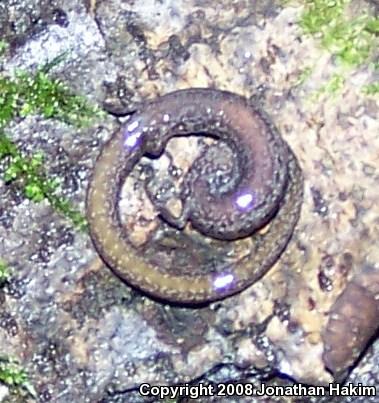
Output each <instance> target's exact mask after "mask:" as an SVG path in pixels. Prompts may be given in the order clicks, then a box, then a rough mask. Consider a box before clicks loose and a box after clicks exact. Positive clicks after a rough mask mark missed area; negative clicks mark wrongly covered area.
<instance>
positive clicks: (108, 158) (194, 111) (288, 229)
mask: <svg viewBox="0 0 379 403" xmlns="http://www.w3.org/2000/svg"><path fill="white" fill-rule="evenodd" d="M191 134H198V135H207V136H211V137H213V138H216V139H218V140H220V141H224V142H225V143H226V144H227V145H228V146H229V147H230V148H231V149H232V150H233V152H234V155H236V156H238V161H237V162H238V164H237V167H238V169H237V170H236V171H237V173H238V175H237V176H236V177H235V178H231V179H230V183H228V184H227V186H226V187H225V186H221V188H224V189H218V188H217V186H215V184H214V183H213V185H212V183H210V182H209V180H208V179H207V178H208V175H207V170H208V169H209V161H208V163H203V164H202V163H200V162H201V159H200V161H199V163H198V164H194V165H196V167H194V169H193V170H192V172H190V173H189V177H190V180H187V182H186V183H187V185H188V186H187V189H186V192H184V193H183V198H182V206H183V208H182V214H181V216H180V217H173V216H171V215H170V213H169V212H168V211H164V210H161V211H160V212H161V213H162V216H163V218H165V219H166V220H167V221H168V222H170V223H171V224H172V225H175V226H177V227H178V228H182V227H183V226H184V225H185V224H186V223H188V222H190V223H191V225H192V227H193V228H194V229H195V230H197V231H199V232H200V233H202V234H203V235H205V236H208V237H211V238H216V239H221V240H229V241H233V240H236V239H240V238H243V237H247V236H250V237H252V240H253V246H252V248H251V253H250V254H249V256H245V257H244V258H243V259H241V260H240V261H238V262H235V263H233V264H232V265H231V266H230V267H228V268H226V269H225V270H224V272H223V273H221V274H220V273H216V274H215V273H209V274H204V275H194V276H191V275H188V274H186V275H180V274H178V275H176V274H169V273H167V272H166V271H163V270H159V267H157V266H153V265H152V264H150V263H149V262H147V261H146V260H145V259H144V258H143V256H139V255H138V253H137V250H136V249H135V248H134V247H133V246H132V245H131V244H130V242H129V241H128V239H127V235H126V234H125V232H124V230H123V227H122V224H121V219H120V213H119V209H118V202H119V199H120V191H121V188H122V185H123V183H124V181H125V179H126V177H127V176H128V175H129V174H130V172H131V171H132V169H133V168H134V166H135V165H136V164H137V163H138V162H139V160H140V159H141V157H142V156H144V155H149V156H153V157H154V156H159V155H161V154H162V152H163V151H164V148H165V146H166V144H167V142H168V141H169V139H170V138H172V137H173V136H183V135H191ZM215 183H217V181H216V182H215ZM224 185H225V184H224ZM302 194H303V177H302V173H301V169H300V167H299V164H298V162H297V159H296V157H295V155H294V154H293V152H292V151H291V150H290V148H289V146H288V145H287V144H286V143H285V142H284V140H283V139H282V138H281V136H280V134H279V133H278V131H277V129H276V128H275V127H274V125H273V124H272V123H271V121H270V119H269V118H268V116H267V115H266V114H265V113H264V112H263V111H262V110H261V109H260V108H259V107H257V106H256V105H254V104H253V103H251V102H250V101H248V100H247V99H246V98H244V97H242V96H239V95H237V94H234V93H231V92H227V91H219V90H213V89H206V88H195V89H187V90H179V91H175V92H172V93H169V94H166V95H163V96H161V97H158V98H156V99H154V100H151V101H147V102H145V103H143V104H142V105H141V106H140V107H139V108H138V109H137V110H136V111H135V112H134V113H133V114H132V116H131V118H130V119H129V120H128V121H127V123H126V124H125V125H124V126H123V127H122V128H121V129H120V130H118V131H117V132H116V133H114V135H113V136H112V137H111V139H110V140H109V141H108V142H107V143H106V144H105V145H104V146H103V148H102V150H101V152H100V155H99V157H98V159H97V161H96V164H95V168H94V172H93V175H92V179H91V181H90V184H89V189H88V193H87V216H88V219H89V226H90V234H91V237H92V239H93V241H94V244H95V247H96V249H97V250H98V252H99V254H100V255H101V256H102V257H103V259H104V260H105V262H106V263H107V264H108V265H109V266H110V267H111V268H112V269H113V270H114V272H115V273H116V274H118V275H119V276H120V277H121V278H122V279H124V280H125V281H126V282H128V283H129V284H131V285H133V286H135V287H137V288H140V289H142V290H143V291H145V292H147V293H148V294H151V295H152V296H155V297H158V298H161V299H165V300H169V301H173V302H177V303H202V302H206V301H212V300H217V299H220V298H224V297H226V296H228V295H231V294H234V293H236V292H237V291H240V290H242V289H244V288H246V287H247V286H248V285H250V284H252V283H253V282H254V281H256V280H257V279H258V278H259V277H261V276H262V275H263V274H264V273H265V272H266V271H267V270H268V269H269V268H270V267H271V266H272V265H273V264H274V263H275V261H276V260H277V259H278V258H279V256H280V254H281V252H282V251H283V249H284V248H285V246H286V245H287V243H288V241H289V239H290V237H291V234H292V232H293V229H294V227H295V224H296V222H297V220H298V217H299V214H300V208H301V202H302ZM264 226H266V228H265V231H264V232H263V233H262V231H259V230H260V229H261V228H262V227H264Z"/></svg>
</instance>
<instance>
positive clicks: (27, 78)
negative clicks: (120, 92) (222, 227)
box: [0, 70, 100, 127]
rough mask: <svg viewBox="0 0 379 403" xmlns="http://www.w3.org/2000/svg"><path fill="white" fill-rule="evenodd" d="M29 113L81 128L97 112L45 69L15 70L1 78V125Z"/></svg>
mask: <svg viewBox="0 0 379 403" xmlns="http://www.w3.org/2000/svg"><path fill="white" fill-rule="evenodd" d="M31 114H41V115H43V116H44V117H45V118H55V119H58V120H61V121H63V122H66V123H69V124H73V125H75V126H79V127H80V126H86V125H88V124H89V123H90V122H92V121H93V119H94V117H96V116H98V115H99V114H100V112H99V111H98V110H97V109H96V108H94V107H92V106H91V105H89V104H88V102H87V101H86V100H85V99H84V98H83V97H80V96H77V95H74V94H73V93H72V92H70V90H69V89H68V88H67V87H66V86H65V85H64V84H63V83H61V82H60V81H59V80H52V79H50V78H49V77H48V75H47V73H46V72H45V71H44V70H39V71H37V72H36V73H35V74H34V75H29V74H28V73H25V72H18V73H17V74H16V75H15V76H14V77H4V76H3V77H0V127H3V126H5V125H6V124H7V123H8V122H9V121H10V120H12V119H13V118H15V117H16V116H20V117H25V116H27V115H31Z"/></svg>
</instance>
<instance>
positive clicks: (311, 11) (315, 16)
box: [299, 0, 348, 34]
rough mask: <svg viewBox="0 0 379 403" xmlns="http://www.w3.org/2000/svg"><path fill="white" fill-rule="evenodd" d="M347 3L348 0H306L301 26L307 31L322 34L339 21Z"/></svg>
mask: <svg viewBox="0 0 379 403" xmlns="http://www.w3.org/2000/svg"><path fill="white" fill-rule="evenodd" d="M347 3H348V0H306V1H305V10H304V13H303V14H302V16H301V19H300V21H299V23H300V26H301V27H302V28H303V29H304V31H305V32H307V33H310V34H320V33H322V32H324V31H325V30H327V29H328V27H329V26H330V25H333V24H334V23H335V22H336V21H338V19H339V18H340V17H341V15H342V14H343V11H344V9H345V5H346V4H347Z"/></svg>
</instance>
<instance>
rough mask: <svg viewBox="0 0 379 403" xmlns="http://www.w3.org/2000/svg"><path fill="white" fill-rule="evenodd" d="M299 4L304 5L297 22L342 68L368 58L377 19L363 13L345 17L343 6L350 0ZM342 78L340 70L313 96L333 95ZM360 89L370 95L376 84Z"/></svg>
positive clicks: (375, 42)
mask: <svg viewBox="0 0 379 403" xmlns="http://www.w3.org/2000/svg"><path fill="white" fill-rule="evenodd" d="M302 3H303V4H304V6H305V7H304V11H303V13H302V15H301V18H300V20H299V25H300V26H301V27H302V28H303V30H304V32H305V33H306V34H311V35H314V36H316V37H318V38H320V43H321V45H322V46H323V47H324V48H325V49H327V50H328V51H329V52H330V53H331V54H332V55H333V56H334V57H335V58H336V60H337V61H339V62H340V65H341V66H342V67H344V68H345V67H347V68H353V67H357V66H361V65H363V64H364V63H367V64H368V63H369V62H370V60H371V61H372V59H373V56H374V55H375V52H377V49H378V47H379V37H378V34H379V19H378V18H375V17H372V16H369V15H367V14H365V13H362V14H361V15H358V16H356V17H354V18H352V17H350V18H349V17H348V16H347V13H346V9H347V6H348V5H349V4H350V3H351V0H303V1H302ZM376 64H378V62H376ZM374 65H375V62H374ZM374 68H375V66H374ZM344 81H345V79H344V78H343V77H342V76H341V74H340V73H335V74H334V75H333V76H332V77H331V79H330V80H329V82H328V83H326V84H325V85H323V87H321V88H320V90H318V91H317V94H316V95H317V96H318V95H320V94H323V93H329V94H336V93H337V92H338V91H340V90H341V89H342V88H343V83H344ZM364 92H365V93H366V94H373V93H375V92H376V86H375V85H370V86H367V88H366V89H365V91H364Z"/></svg>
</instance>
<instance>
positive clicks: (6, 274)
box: [0, 259, 11, 286]
mask: <svg viewBox="0 0 379 403" xmlns="http://www.w3.org/2000/svg"><path fill="white" fill-rule="evenodd" d="M10 275H11V274H10V270H9V268H8V266H7V264H6V263H5V262H3V261H2V260H1V259H0V286H1V285H2V284H4V283H5V282H6V281H7V280H9V278H10Z"/></svg>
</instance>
